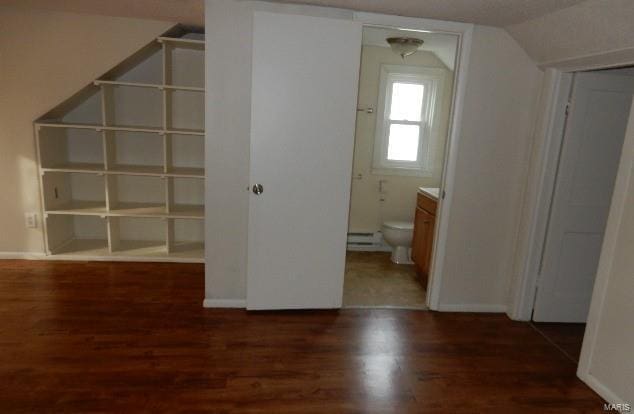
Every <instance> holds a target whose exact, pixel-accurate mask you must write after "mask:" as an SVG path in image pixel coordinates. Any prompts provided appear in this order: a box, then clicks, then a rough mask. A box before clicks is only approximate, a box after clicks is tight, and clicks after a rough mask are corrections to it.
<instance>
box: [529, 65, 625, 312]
mask: <svg viewBox="0 0 634 414" xmlns="http://www.w3.org/2000/svg"><path fill="white" fill-rule="evenodd" d="M633 93H634V78H632V77H624V76H614V75H609V74H606V73H579V74H577V75H575V79H574V84H573V89H572V96H571V106H570V113H569V117H568V121H567V124H566V134H565V136H564V140H563V145H562V147H561V155H560V162H559V167H558V172H557V179H556V183H555V192H554V195H553V201H552V207H551V212H550V221H549V226H548V230H547V234H546V245H545V249H544V256H543V264H542V271H541V275H540V280H539V287H538V291H537V297H536V301H535V307H534V313H533V320H535V321H539V322H585V321H586V318H587V315H588V310H589V307H590V298H591V296H592V288H593V285H594V279H595V275H596V272H597V266H598V262H599V255H600V253H601V244H602V241H603V233H604V231H605V225H606V220H607V216H608V211H609V208H610V201H611V199H612V190H613V188H614V181H615V178H616V172H617V169H618V163H619V158H620V155H621V148H622V146H623V140H624V137H625V128H626V126H627V121H628V117H629V113H630V104H631V102H632V94H633Z"/></svg>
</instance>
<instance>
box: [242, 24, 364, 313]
mask: <svg viewBox="0 0 634 414" xmlns="http://www.w3.org/2000/svg"><path fill="white" fill-rule="evenodd" d="M360 54H361V24H360V23H358V22H352V21H349V20H339V19H327V18H317V17H308V16H298V15H283V14H274V13H265V12H261V13H259V12H258V13H256V14H255V17H254V30H253V78H252V94H253V95H252V108H251V110H252V113H251V172H250V175H251V186H254V185H257V184H261V186H262V187H261V188H262V191H261V194H259V195H257V194H255V192H254V191H252V192H251V199H250V206H249V243H248V246H249V252H248V270H247V272H248V277H247V308H248V309H297V308H338V307H341V298H342V292H343V276H344V266H345V254H346V235H347V231H348V205H349V199H350V181H351V176H352V171H351V170H352V150H353V145H354V128H355V116H356V102H357V87H358V77H359V61H360Z"/></svg>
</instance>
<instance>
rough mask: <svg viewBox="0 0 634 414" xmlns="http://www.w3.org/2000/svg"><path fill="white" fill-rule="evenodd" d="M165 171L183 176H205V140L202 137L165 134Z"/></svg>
mask: <svg viewBox="0 0 634 414" xmlns="http://www.w3.org/2000/svg"><path fill="white" fill-rule="evenodd" d="M165 145H166V172H167V173H169V174H173V175H178V176H183V177H198V178H203V177H204V176H205V140H204V139H203V137H199V136H195V135H183V134H166V135H165Z"/></svg>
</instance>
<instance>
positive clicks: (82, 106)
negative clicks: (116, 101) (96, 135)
mask: <svg viewBox="0 0 634 414" xmlns="http://www.w3.org/2000/svg"><path fill="white" fill-rule="evenodd" d="M102 99H103V97H102V93H101V88H99V87H97V86H94V85H89V86H87V87H85V88H84V89H82V90H81V91H79V92H78V93H76V94H75V95H73V96H72V97H70V98H69V99H67V100H66V101H64V102H63V103H61V104H60V105H58V106H57V107H56V108H55V109H53V110H52V111H50V112H48V113H46V114H45V115H44V116H43V117H42V118H41V119H40V120H39V121H38V123H48V124H52V125H62V126H63V125H77V126H85V127H89V128H90V127H93V126H100V125H102V124H103V113H102V110H101V109H102V107H101V104H102Z"/></svg>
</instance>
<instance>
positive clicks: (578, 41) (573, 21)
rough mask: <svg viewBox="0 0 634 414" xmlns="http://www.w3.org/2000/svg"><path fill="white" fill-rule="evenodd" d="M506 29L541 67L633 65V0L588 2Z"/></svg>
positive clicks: (594, 0) (597, 0)
mask: <svg viewBox="0 0 634 414" xmlns="http://www.w3.org/2000/svg"><path fill="white" fill-rule="evenodd" d="M506 30H507V31H508V32H509V33H510V34H511V36H513V38H515V40H517V41H518V42H519V44H520V45H522V47H523V48H524V49H525V50H526V51H527V53H528V54H529V56H531V57H532V58H533V59H534V60H535V61H536V62H538V63H539V64H540V65H544V66H551V67H553V66H558V67H562V68H566V67H574V66H575V65H578V64H580V63H581V62H584V63H585V64H586V65H587V64H588V63H591V62H592V61H594V60H596V61H597V62H601V65H602V66H606V65H609V64H610V63H611V62H613V63H614V64H617V63H622V62H634V37H633V36H632V33H633V32H634V2H633V1H631V0H588V1H585V2H582V3H579V4H577V5H575V6H572V7H568V8H565V9H562V10H559V11H556V12H553V13H550V14H547V15H545V16H542V17H538V18H536V19H532V20H529V21H526V22H523V23H519V24H516V25H512V26H509V27H507V28H506Z"/></svg>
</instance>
